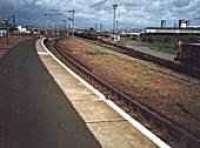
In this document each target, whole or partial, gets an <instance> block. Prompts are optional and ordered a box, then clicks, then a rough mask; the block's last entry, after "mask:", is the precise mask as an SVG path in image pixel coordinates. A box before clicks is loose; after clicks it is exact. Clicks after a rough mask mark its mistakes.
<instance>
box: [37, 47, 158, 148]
mask: <svg viewBox="0 0 200 148" xmlns="http://www.w3.org/2000/svg"><path fill="white" fill-rule="evenodd" d="M38 48H40V46H39V45H38ZM39 51H41V49H40V50H39ZM40 58H41V61H42V62H43V64H44V65H45V67H46V68H47V70H48V72H49V73H50V74H51V75H52V77H53V78H54V80H55V81H56V83H57V84H58V86H59V87H60V89H61V90H62V91H63V92H64V94H65V95H66V99H67V101H70V102H71V104H72V105H73V107H74V109H75V110H76V111H77V112H78V114H79V115H80V116H81V118H82V119H83V120H84V122H85V124H86V125H87V127H88V128H89V129H90V131H91V133H92V134H93V135H94V136H95V138H96V139H97V141H98V142H99V143H100V145H101V147H102V148H154V147H156V146H155V145H154V144H153V143H152V142H151V141H150V140H148V139H147V138H146V137H145V136H143V135H142V134H141V133H140V132H139V131H138V130H136V129H135V128H134V127H133V126H132V125H131V124H130V123H129V122H128V121H126V120H125V119H124V118H123V117H121V116H120V115H119V114H118V113H117V112H115V111H114V110H113V109H112V108H110V107H109V106H108V105H107V104H106V103H105V102H103V101H102V100H101V99H100V98H99V96H98V95H96V94H95V93H94V92H93V91H91V90H90V89H88V88H87V87H86V86H85V85H84V84H83V83H81V82H80V81H79V80H78V79H76V78H75V77H74V76H72V75H71V74H70V73H69V72H68V71H67V70H64V68H63V67H62V66H61V65H59V63H58V62H56V61H55V60H54V59H53V58H52V57H51V56H50V55H48V54H47V55H46V54H44V53H41V54H40Z"/></svg>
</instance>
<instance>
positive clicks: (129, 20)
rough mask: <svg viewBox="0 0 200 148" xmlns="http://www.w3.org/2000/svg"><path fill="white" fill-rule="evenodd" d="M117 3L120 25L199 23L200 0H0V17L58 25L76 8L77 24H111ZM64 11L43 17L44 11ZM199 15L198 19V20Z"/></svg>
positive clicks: (140, 26)
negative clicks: (185, 21)
mask: <svg viewBox="0 0 200 148" xmlns="http://www.w3.org/2000/svg"><path fill="white" fill-rule="evenodd" d="M114 3H118V4H119V8H118V12H117V17H118V20H119V24H120V26H121V27H124V28H125V27H132V28H133V27H139V28H142V27H146V26H159V25H160V20H161V19H166V20H168V25H173V24H174V22H175V20H178V19H190V20H191V23H192V24H193V25H198V24H200V9H199V7H200V0H0V16H4V17H7V16H10V15H12V14H13V13H15V14H16V18H17V22H18V23H28V24H43V25H44V24H48V25H49V24H53V23H54V24H55V23H58V24H61V23H63V22H62V20H63V19H67V18H68V17H69V14H67V13H66V12H67V11H68V10H70V9H72V8H74V9H75V10H76V25H78V26H82V27H84V26H94V24H96V23H102V24H103V25H104V26H107V27H109V26H112V17H113V9H112V4H114ZM58 12H59V13H63V14H62V16H61V15H51V16H45V15H44V14H45V13H49V14H53V13H58ZM197 18H199V20H198V19H197Z"/></svg>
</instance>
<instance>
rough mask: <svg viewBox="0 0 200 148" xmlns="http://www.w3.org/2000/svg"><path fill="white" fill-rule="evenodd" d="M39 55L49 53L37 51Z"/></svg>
mask: <svg viewBox="0 0 200 148" xmlns="http://www.w3.org/2000/svg"><path fill="white" fill-rule="evenodd" d="M37 54H39V55H49V54H48V53H47V52H37Z"/></svg>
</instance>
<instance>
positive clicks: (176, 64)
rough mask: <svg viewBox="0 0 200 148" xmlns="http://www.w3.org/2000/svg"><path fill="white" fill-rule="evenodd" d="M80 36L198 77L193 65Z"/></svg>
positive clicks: (120, 51)
mask: <svg viewBox="0 0 200 148" xmlns="http://www.w3.org/2000/svg"><path fill="white" fill-rule="evenodd" d="M80 37H82V36H80ZM82 38H83V39H87V40H89V41H92V42H93V43H95V44H97V45H98V46H101V47H106V48H109V49H111V50H114V51H117V52H119V53H122V54H125V55H128V56H131V57H134V58H137V59H141V60H145V61H149V62H153V63H155V64H158V65H160V66H163V67H166V68H169V69H172V70H174V71H176V72H179V73H183V74H186V75H188V76H191V77H195V78H198V79H200V69H199V68H197V67H194V66H191V65H184V64H181V63H179V62H175V61H171V60H167V59H162V58H160V57H156V56H153V55H150V54H147V53H143V52H140V51H137V50H134V49H133V48H129V47H124V46H121V45H117V44H113V43H108V42H105V41H103V40H97V39H90V38H87V37H82Z"/></svg>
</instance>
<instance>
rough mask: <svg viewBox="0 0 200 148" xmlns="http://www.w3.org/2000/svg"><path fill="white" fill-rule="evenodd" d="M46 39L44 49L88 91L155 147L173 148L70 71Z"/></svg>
mask: <svg viewBox="0 0 200 148" xmlns="http://www.w3.org/2000/svg"><path fill="white" fill-rule="evenodd" d="M44 40H45V38H42V40H40V43H41V45H42V47H43V48H44V49H45V50H46V51H47V53H49V55H51V57H52V58H53V59H54V60H55V61H57V62H58V63H59V64H60V65H61V66H62V67H63V68H64V69H66V70H67V71H68V72H69V73H70V74H71V75H72V76H74V77H75V78H76V79H78V80H79V81H80V82H82V83H83V84H84V85H85V86H86V87H87V88H88V89H90V90H91V91H93V92H94V93H95V94H96V95H97V96H98V97H99V98H100V100H102V101H104V102H105V103H106V104H108V106H110V107H111V108H112V109H113V110H115V111H116V112H117V113H119V114H120V115H121V116H122V117H123V118H124V119H126V120H127V121H128V122H129V123H130V124H131V125H132V126H133V127H134V128H136V129H137V130H138V131H140V132H141V133H142V134H143V135H144V136H146V137H147V138H148V139H149V140H151V141H152V142H153V143H154V144H155V145H157V146H158V147H160V148H171V146H169V145H168V144H167V143H165V142H164V141H163V140H161V139H160V138H159V137H158V136H156V135H155V134H153V133H152V132H151V131H150V130H148V129H147V128H146V127H144V126H143V125H142V124H141V123H139V122H138V121H137V120H135V119H134V118H133V117H131V116H130V115H129V114H127V113H126V112H124V111H123V110H122V109H121V108H119V107H118V106H117V105H116V104H115V103H114V102H112V101H111V100H108V99H106V97H105V96H104V95H103V94H102V93H101V92H99V91H98V90H97V89H95V88H94V87H93V86H91V85H90V84H89V83H88V82H86V81H85V80H83V79H82V78H81V77H80V76H79V75H77V74H76V73H74V72H73V71H72V70H71V69H69V68H68V67H67V66H66V65H65V64H64V63H63V62H61V61H60V60H59V59H58V58H57V57H56V56H55V55H53V54H52V53H51V52H50V51H49V50H48V49H47V47H46V46H45V45H44Z"/></svg>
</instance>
